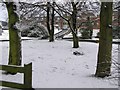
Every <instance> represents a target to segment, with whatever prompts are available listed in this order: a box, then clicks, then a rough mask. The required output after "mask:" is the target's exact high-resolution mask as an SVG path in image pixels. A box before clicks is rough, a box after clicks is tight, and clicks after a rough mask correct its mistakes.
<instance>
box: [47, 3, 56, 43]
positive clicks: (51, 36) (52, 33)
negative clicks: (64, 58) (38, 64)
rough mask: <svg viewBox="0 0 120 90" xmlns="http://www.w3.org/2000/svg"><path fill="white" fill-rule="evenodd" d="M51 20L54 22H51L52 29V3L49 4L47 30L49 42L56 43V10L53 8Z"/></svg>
mask: <svg viewBox="0 0 120 90" xmlns="http://www.w3.org/2000/svg"><path fill="white" fill-rule="evenodd" d="M53 5H54V2H53ZM51 18H52V20H51V28H50V2H47V29H48V32H49V42H53V41H54V8H52V15H51Z"/></svg>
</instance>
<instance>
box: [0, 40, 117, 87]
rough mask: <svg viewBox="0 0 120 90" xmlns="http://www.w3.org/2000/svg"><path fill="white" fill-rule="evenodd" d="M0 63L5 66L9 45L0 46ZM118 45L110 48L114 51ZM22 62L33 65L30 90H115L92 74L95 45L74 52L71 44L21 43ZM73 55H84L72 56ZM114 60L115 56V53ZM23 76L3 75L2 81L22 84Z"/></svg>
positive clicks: (45, 41)
mask: <svg viewBox="0 0 120 90" xmlns="http://www.w3.org/2000/svg"><path fill="white" fill-rule="evenodd" d="M0 45H1V47H2V61H1V62H0V63H2V64H7V58H8V49H9V47H8V42H0ZM116 48H117V45H113V50H115V49H116ZM22 49H23V50H22V52H23V62H22V64H27V63H30V62H32V63H33V88H117V86H116V85H115V83H117V80H116V81H114V82H113V80H111V79H107V78H105V79H98V78H95V77H93V76H92V75H93V74H94V73H95V69H96V63H97V52H98V44H96V43H88V42H80V48H78V49H73V48H72V42H69V41H64V40H58V41H55V42H53V43H52V42H48V41H47V40H30V41H22ZM74 51H79V52H83V53H84V55H81V56H76V55H73V52H74ZM113 55H114V57H117V53H115V52H114V54H113ZM22 78H23V76H22V75H20V74H17V75H16V76H11V75H7V76H6V75H2V79H3V80H9V81H16V82H23V81H22Z"/></svg>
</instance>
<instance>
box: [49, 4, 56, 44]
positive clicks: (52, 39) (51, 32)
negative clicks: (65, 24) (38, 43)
mask: <svg viewBox="0 0 120 90" xmlns="http://www.w3.org/2000/svg"><path fill="white" fill-rule="evenodd" d="M54 16H55V14H54V2H53V7H52V14H51V17H52V20H51V31H50V42H53V41H54Z"/></svg>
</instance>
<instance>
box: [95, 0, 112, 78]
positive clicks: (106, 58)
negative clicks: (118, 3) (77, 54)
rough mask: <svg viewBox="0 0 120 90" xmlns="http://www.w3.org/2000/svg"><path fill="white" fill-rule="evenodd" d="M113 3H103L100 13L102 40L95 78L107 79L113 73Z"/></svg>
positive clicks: (100, 39)
mask: <svg viewBox="0 0 120 90" xmlns="http://www.w3.org/2000/svg"><path fill="white" fill-rule="evenodd" d="M112 4H113V3H112V2H102V5H101V12H100V38H99V41H100V42H99V51H98V62H97V70H96V74H95V76H97V77H105V76H109V75H110V73H111V50H112V28H111V25H112Z"/></svg>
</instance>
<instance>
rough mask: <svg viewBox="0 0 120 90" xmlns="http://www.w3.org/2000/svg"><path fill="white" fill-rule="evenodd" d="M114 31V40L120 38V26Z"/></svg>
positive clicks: (114, 28)
mask: <svg viewBox="0 0 120 90" xmlns="http://www.w3.org/2000/svg"><path fill="white" fill-rule="evenodd" d="M112 31H113V38H114V39H118V38H120V27H119V26H116V27H113V30H112Z"/></svg>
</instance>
